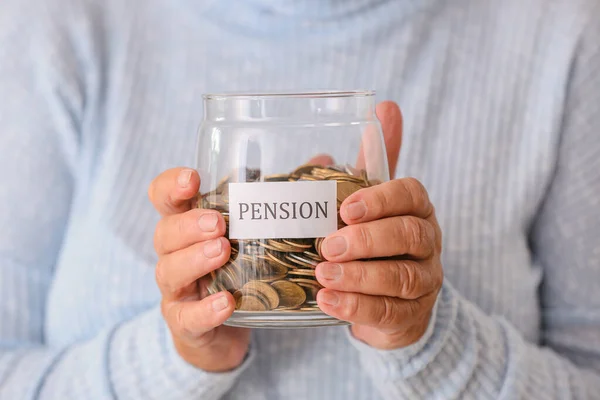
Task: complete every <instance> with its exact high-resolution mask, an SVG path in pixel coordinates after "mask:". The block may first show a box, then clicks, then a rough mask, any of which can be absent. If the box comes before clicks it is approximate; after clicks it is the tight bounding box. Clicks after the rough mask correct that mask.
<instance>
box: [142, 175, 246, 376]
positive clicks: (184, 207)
mask: <svg viewBox="0 0 600 400" xmlns="http://www.w3.org/2000/svg"><path fill="white" fill-rule="evenodd" d="M199 187H200V177H199V176H198V173H197V172H196V171H194V170H191V169H184V168H175V169H171V170H168V171H165V172H164V173H162V174H161V175H159V176H158V177H157V178H156V179H155V180H154V181H153V182H152V184H151V185H150V188H149V190H148V195H149V197H150V200H151V201H152V204H153V205H154V207H155V208H156V210H157V211H158V212H159V213H160V214H161V215H162V219H161V220H160V222H159V223H158V225H157V227H156V231H155V235H154V245H155V249H156V252H157V254H158V264H157V265H156V282H157V283H158V287H159V288H160V291H161V293H162V302H161V308H162V313H163V316H164V318H165V320H166V321H167V324H168V326H169V329H170V330H171V334H172V336H173V341H174V344H175V347H176V349H177V351H178V352H179V354H180V355H181V357H182V358H183V359H184V360H186V361H187V362H188V363H190V364H192V365H194V366H196V367H198V368H202V369H204V370H206V371H213V372H217V371H227V370H230V369H233V368H235V367H237V366H238V365H240V364H241V363H242V361H243V360H244V357H245V355H246V352H247V350H248V344H249V341H250V332H249V331H248V330H247V329H240V328H232V327H229V326H224V325H222V324H223V322H225V321H226V320H227V318H229V317H230V316H231V314H232V313H233V310H234V308H235V301H234V300H233V296H232V295H231V294H230V293H229V292H220V293H216V294H213V295H210V296H209V295H208V293H207V282H208V281H209V278H210V276H209V274H210V272H211V271H214V270H215V269H217V268H219V267H221V266H222V265H223V264H225V263H226V262H227V260H228V259H229V254H230V250H231V248H230V246H229V241H228V240H227V239H226V238H225V237H224V235H225V220H224V219H223V216H222V215H221V214H220V213H219V212H218V211H215V210H202V209H197V208H194V207H193V204H192V202H193V199H194V198H195V196H196V194H197V193H198V188H199Z"/></svg>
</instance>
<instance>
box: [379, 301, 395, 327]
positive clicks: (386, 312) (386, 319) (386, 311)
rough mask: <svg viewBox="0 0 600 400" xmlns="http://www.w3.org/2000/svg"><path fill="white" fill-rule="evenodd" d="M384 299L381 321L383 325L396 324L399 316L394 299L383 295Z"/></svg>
mask: <svg viewBox="0 0 600 400" xmlns="http://www.w3.org/2000/svg"><path fill="white" fill-rule="evenodd" d="M382 300H383V301H382V306H381V307H382V310H381V315H380V317H379V322H380V324H381V325H394V324H395V323H396V318H397V316H396V307H394V300H393V299H391V298H389V297H382Z"/></svg>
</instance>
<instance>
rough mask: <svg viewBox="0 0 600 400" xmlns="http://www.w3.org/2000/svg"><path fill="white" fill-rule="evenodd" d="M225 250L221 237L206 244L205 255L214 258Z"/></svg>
mask: <svg viewBox="0 0 600 400" xmlns="http://www.w3.org/2000/svg"><path fill="white" fill-rule="evenodd" d="M221 251H223V244H222V243H221V239H215V240H211V241H210V242H206V243H205V244H204V255H205V256H206V257H207V258H214V257H217V256H218V255H219V254H221Z"/></svg>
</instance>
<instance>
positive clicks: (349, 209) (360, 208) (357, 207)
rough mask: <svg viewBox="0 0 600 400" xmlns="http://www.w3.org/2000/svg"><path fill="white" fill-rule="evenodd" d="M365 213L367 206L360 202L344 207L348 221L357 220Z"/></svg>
mask: <svg viewBox="0 0 600 400" xmlns="http://www.w3.org/2000/svg"><path fill="white" fill-rule="evenodd" d="M366 213H367V206H366V205H365V203H364V202H363V201H362V200H361V201H355V202H354V203H350V204H348V205H347V206H346V215H347V216H348V218H350V219H359V218H362V217H364V216H365V214H366Z"/></svg>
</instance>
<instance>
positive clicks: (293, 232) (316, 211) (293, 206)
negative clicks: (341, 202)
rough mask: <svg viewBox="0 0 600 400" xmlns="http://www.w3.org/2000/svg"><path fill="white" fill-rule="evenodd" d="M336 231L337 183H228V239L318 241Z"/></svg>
mask: <svg viewBox="0 0 600 400" xmlns="http://www.w3.org/2000/svg"><path fill="white" fill-rule="evenodd" d="M336 230H337V184H336V181H308V182H256V183H230V184H229V238H230V239H275V238H290V239H293V238H317V237H324V236H327V235H329V234H331V233H333V232H335V231H336Z"/></svg>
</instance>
